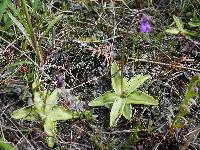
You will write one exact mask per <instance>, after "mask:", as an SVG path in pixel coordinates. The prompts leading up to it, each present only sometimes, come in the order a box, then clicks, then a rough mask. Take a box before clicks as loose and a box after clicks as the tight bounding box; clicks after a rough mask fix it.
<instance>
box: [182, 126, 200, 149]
mask: <svg viewBox="0 0 200 150" xmlns="http://www.w3.org/2000/svg"><path fill="white" fill-rule="evenodd" d="M199 132H200V123H199V124H198V126H197V127H196V129H195V130H194V131H192V133H191V134H190V136H189V139H188V140H187V141H186V142H185V144H184V145H183V146H182V148H181V150H187V149H188V146H189V145H190V143H192V142H193V141H194V139H195V138H197V136H198V134H199Z"/></svg>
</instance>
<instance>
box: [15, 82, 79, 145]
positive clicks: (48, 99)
mask: <svg viewBox="0 0 200 150" xmlns="http://www.w3.org/2000/svg"><path fill="white" fill-rule="evenodd" d="M32 90H33V105H31V106H27V107H23V108H20V109H18V110H15V111H14V112H13V113H12V114H11V117H12V118H14V119H24V120H30V121H40V122H41V123H42V125H43V128H44V132H45V133H46V134H47V136H48V138H47V143H48V146H49V147H53V146H54V143H55V136H56V123H57V121H60V120H63V121H64V120H69V119H73V118H77V117H79V114H78V113H77V112H73V111H70V110H67V109H65V108H64V107H61V106H58V105H57V103H58V96H57V89H55V90H54V91H53V92H51V93H50V94H49V93H48V90H47V89H45V88H42V87H41V86H40V83H39V81H38V80H37V81H35V82H34V83H33V84H32Z"/></svg>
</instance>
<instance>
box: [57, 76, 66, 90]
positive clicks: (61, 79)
mask: <svg viewBox="0 0 200 150" xmlns="http://www.w3.org/2000/svg"><path fill="white" fill-rule="evenodd" d="M63 85H64V77H63V76H62V75H59V76H57V81H56V86H57V88H61V87H63Z"/></svg>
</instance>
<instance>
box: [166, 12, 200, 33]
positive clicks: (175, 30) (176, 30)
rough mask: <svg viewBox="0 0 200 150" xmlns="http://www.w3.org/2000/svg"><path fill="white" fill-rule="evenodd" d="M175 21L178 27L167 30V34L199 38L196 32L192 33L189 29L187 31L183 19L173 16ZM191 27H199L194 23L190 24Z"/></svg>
mask: <svg viewBox="0 0 200 150" xmlns="http://www.w3.org/2000/svg"><path fill="white" fill-rule="evenodd" d="M173 19H174V22H175V25H176V27H172V28H169V29H167V30H166V32H167V33H170V34H175V35H177V34H181V35H183V36H197V35H198V34H197V32H195V31H190V30H188V29H185V28H184V24H183V22H182V20H181V18H179V17H176V16H173ZM189 25H191V26H192V25H198V24H194V23H192V22H190V23H189Z"/></svg>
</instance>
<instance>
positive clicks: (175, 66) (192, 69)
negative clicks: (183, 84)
mask: <svg viewBox="0 0 200 150" xmlns="http://www.w3.org/2000/svg"><path fill="white" fill-rule="evenodd" d="M128 60H131V61H132V60H133V61H135V62H146V63H151V64H157V65H162V66H169V67H174V68H180V69H185V70H191V71H195V72H200V70H198V69H194V68H189V67H182V66H177V65H175V64H168V63H163V62H156V61H150V60H145V59H136V58H129V59H128Z"/></svg>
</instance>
